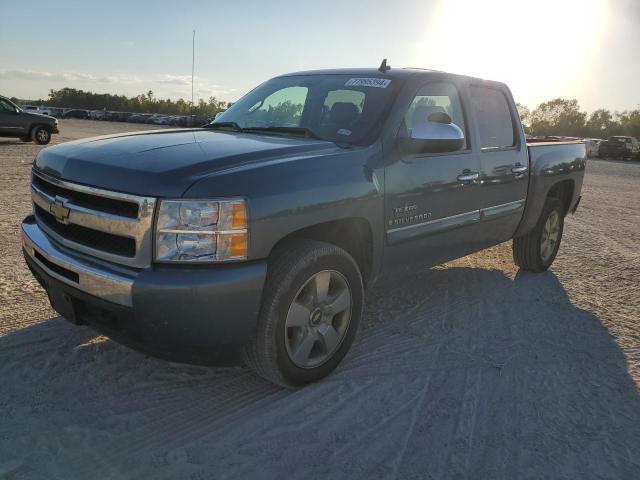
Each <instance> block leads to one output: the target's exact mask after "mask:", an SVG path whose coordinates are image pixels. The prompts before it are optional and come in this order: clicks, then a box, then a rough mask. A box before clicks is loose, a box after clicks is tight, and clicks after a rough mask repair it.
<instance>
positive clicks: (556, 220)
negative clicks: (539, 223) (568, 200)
mask: <svg viewBox="0 0 640 480" xmlns="http://www.w3.org/2000/svg"><path fill="white" fill-rule="evenodd" d="M559 236H560V214H559V213H558V211H557V210H553V211H552V212H551V214H549V217H548V218H547V221H546V222H545V224H544V228H543V229H542V238H541V239H540V256H541V257H542V261H543V262H545V263H547V262H548V261H549V260H550V259H551V257H552V256H553V252H554V251H555V248H556V245H557V244H558V238H559Z"/></svg>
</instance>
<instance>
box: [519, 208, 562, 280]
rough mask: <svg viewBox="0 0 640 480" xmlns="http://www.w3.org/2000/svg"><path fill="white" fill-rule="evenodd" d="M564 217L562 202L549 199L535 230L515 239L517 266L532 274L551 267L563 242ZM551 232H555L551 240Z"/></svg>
mask: <svg viewBox="0 0 640 480" xmlns="http://www.w3.org/2000/svg"><path fill="white" fill-rule="evenodd" d="M554 215H555V217H554V218H552V217H553V216H554ZM564 215H565V211H564V206H563V205H562V202H561V201H560V200H558V199H557V198H555V197H549V198H547V200H546V202H545V204H544V208H543V209H542V214H541V215H540V218H539V219H538V222H537V223H536V226H535V227H534V228H533V230H531V231H530V232H529V233H527V234H526V235H522V236H520V237H516V238H514V239H513V261H514V262H515V263H516V265H518V266H519V267H520V268H521V269H523V270H527V271H530V272H544V271H545V270H547V269H548V268H549V267H550V266H551V264H552V263H553V261H554V260H555V258H556V255H557V254H558V249H559V248H560V242H561V241H562V232H563V229H564ZM548 222H550V223H549V224H548ZM554 222H557V223H554ZM554 224H555V228H554V226H553V225H554ZM550 231H552V232H555V235H552V236H551V238H550V236H549V232H550ZM554 236H555V240H554V239H553V237H554ZM550 242H551V243H552V244H550Z"/></svg>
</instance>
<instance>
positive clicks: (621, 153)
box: [598, 136, 640, 160]
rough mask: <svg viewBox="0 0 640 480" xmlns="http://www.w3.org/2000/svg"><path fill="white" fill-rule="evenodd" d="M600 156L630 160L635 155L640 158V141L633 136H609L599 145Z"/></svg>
mask: <svg viewBox="0 0 640 480" xmlns="http://www.w3.org/2000/svg"><path fill="white" fill-rule="evenodd" d="M598 156H599V157H600V158H607V157H611V158H621V159H624V160H630V159H632V158H634V157H637V158H640V142H638V140H636V139H635V138H633V137H625V136H613V137H609V138H608V139H607V140H606V141H605V140H603V141H602V142H600V144H599V145H598Z"/></svg>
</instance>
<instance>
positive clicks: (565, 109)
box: [531, 98, 587, 137]
mask: <svg viewBox="0 0 640 480" xmlns="http://www.w3.org/2000/svg"><path fill="white" fill-rule="evenodd" d="M586 119H587V114H586V113H585V112H581V111H580V105H579V104H578V101H577V100H575V99H573V100H565V99H563V98H555V99H553V100H550V101H548V102H545V103H542V104H540V106H539V107H538V108H536V109H535V110H534V111H533V112H531V133H533V134H534V135H563V136H569V137H581V136H583V135H584V134H585V133H586Z"/></svg>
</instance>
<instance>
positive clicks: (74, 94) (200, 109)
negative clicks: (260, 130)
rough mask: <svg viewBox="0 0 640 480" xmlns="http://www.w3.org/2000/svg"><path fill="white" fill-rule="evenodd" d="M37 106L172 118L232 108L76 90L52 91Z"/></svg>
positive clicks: (207, 102) (211, 102) (206, 102)
mask: <svg viewBox="0 0 640 480" xmlns="http://www.w3.org/2000/svg"><path fill="white" fill-rule="evenodd" d="M33 103H36V104H39V105H40V104H41V105H47V106H50V107H65V108H78V109H83V110H108V111H112V112H134V113H164V114H168V115H190V114H192V113H193V114H194V115H199V116H206V117H213V116H215V114H216V113H218V112H221V111H224V110H226V109H227V108H229V106H231V103H230V102H224V101H222V100H217V99H216V98H215V97H209V99H208V100H204V99H202V98H201V99H199V100H198V102H197V103H196V104H195V105H193V108H192V105H191V102H190V101H187V100H185V99H183V98H179V99H178V100H170V99H162V98H156V97H155V95H154V94H153V91H152V90H149V91H148V92H147V93H142V94H140V95H137V96H135V97H127V96H125V95H112V94H110V93H94V92H89V91H84V90H78V89H75V88H62V89H60V90H50V91H49V98H48V99H47V100H36V101H33Z"/></svg>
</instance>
